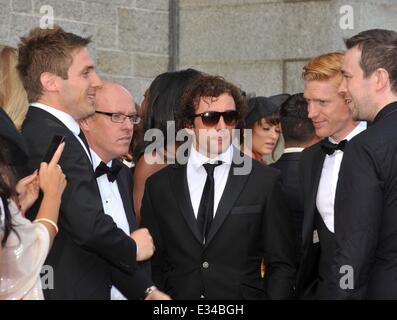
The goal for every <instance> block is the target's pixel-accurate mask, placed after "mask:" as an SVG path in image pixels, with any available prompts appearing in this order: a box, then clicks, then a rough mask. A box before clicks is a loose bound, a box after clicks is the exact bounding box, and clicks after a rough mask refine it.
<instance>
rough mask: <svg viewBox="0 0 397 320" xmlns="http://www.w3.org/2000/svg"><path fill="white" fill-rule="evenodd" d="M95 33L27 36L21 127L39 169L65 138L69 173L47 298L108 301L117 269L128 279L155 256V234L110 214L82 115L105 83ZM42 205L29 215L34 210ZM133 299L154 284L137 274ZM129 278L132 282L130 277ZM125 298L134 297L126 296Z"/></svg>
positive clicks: (90, 110) (21, 65)
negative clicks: (94, 52)
mask: <svg viewBox="0 0 397 320" xmlns="http://www.w3.org/2000/svg"><path fill="white" fill-rule="evenodd" d="M89 42H90V39H89V38H82V37H80V36H78V35H76V34H73V33H70V32H66V31H64V30H63V29H62V28H60V27H59V26H54V28H53V29H40V28H34V29H33V30H31V31H30V32H29V34H28V35H26V36H24V37H22V38H21V42H20V44H19V47H18V48H19V55H18V66H17V68H18V70H19V73H20V76H21V79H22V82H23V84H24V87H25V89H26V91H27V94H28V100H29V102H30V106H29V110H28V113H27V116H26V119H25V121H24V123H23V125H22V134H23V135H24V137H25V139H26V141H27V144H28V148H29V152H30V158H29V163H28V168H29V169H30V170H34V169H35V168H37V167H38V165H39V163H40V161H41V159H42V158H43V156H44V154H45V152H46V150H47V147H48V145H49V144H50V141H51V140H52V138H53V136H54V135H61V136H65V141H66V147H65V151H64V153H63V156H62V158H61V160H60V165H61V166H62V170H63V171H64V172H65V174H66V175H67V177H68V185H67V187H66V189H65V192H64V194H63V197H62V202H61V208H60V211H61V214H60V219H59V236H58V237H57V238H56V240H55V241H54V245H53V248H52V250H51V252H50V254H49V255H48V258H47V260H46V264H48V265H50V266H51V267H52V268H53V270H54V282H55V283H56V286H55V287H54V288H53V289H51V290H44V295H45V296H46V298H48V299H109V298H110V291H111V287H112V285H113V278H112V277H113V270H114V268H116V270H117V271H119V272H120V274H122V275H125V277H126V279H127V278H129V277H134V275H136V272H138V271H139V270H140V268H139V265H138V261H143V260H147V259H149V258H150V257H151V256H152V254H153V252H154V246H153V240H152V238H151V236H150V234H149V232H147V230H146V232H140V233H138V234H136V233H132V234H131V235H127V234H126V233H125V232H124V231H123V230H121V229H120V228H118V227H117V225H116V224H115V223H114V221H113V219H112V217H111V216H109V215H107V214H106V213H105V212H104V208H103V205H102V200H101V196H100V192H99V189H98V185H97V181H96V178H95V175H94V170H93V168H92V161H93V160H92V156H91V154H90V151H89V147H88V144H87V141H86V138H85V136H84V133H83V132H81V131H80V127H79V123H78V120H81V119H84V118H87V117H89V116H90V115H93V114H94V113H95V106H94V101H95V96H96V92H97V90H99V89H100V88H101V86H102V81H101V79H100V78H99V77H98V75H97V73H96V69H95V64H94V62H93V61H92V59H91V57H90V54H89V52H88V49H87V46H88V44H89ZM36 211H37V208H36V207H33V210H31V212H30V213H29V216H33V217H34V216H35V215H36ZM139 279H140V280H141V281H140V282H137V283H136V284H135V286H134V288H130V290H131V291H134V294H132V293H130V294H131V298H136V297H137V295H139V296H140V297H141V298H144V297H145V293H147V289H148V288H150V287H151V286H152V285H153V283H152V281H151V280H150V279H144V278H139ZM126 281H127V280H126ZM127 298H129V296H128V295H127Z"/></svg>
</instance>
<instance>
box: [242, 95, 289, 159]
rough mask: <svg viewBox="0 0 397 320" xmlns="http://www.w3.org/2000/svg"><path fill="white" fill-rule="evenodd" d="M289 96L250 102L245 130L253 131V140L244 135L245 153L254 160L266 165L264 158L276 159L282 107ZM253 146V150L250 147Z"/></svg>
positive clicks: (260, 98)
mask: <svg viewBox="0 0 397 320" xmlns="http://www.w3.org/2000/svg"><path fill="white" fill-rule="evenodd" d="M288 96H289V95H288V94H279V95H276V96H271V97H268V98H267V97H254V98H250V99H249V100H248V113H247V115H246V117H245V129H251V130H252V131H251V132H252V139H251V140H250V141H247V140H248V139H249V138H248V137H249V136H248V135H247V132H245V133H244V139H245V142H244V144H245V145H244V152H245V153H246V154H248V155H250V156H251V157H252V158H254V159H256V160H258V161H260V162H262V163H265V161H264V160H263V157H264V156H267V155H271V156H272V157H273V158H274V150H275V149H276V147H277V145H278V142H279V138H280V132H281V129H280V116H279V109H280V105H281V104H282V103H283V102H284V101H285V100H286V99H287V98H288ZM249 145H251V148H249V147H248V146H249Z"/></svg>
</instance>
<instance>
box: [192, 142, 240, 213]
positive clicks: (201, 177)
mask: <svg viewBox="0 0 397 320" xmlns="http://www.w3.org/2000/svg"><path fill="white" fill-rule="evenodd" d="M232 160H233V146H232V145H230V146H229V148H227V150H226V151H225V152H224V153H221V154H219V155H218V156H217V157H216V158H214V159H209V158H207V157H206V156H204V155H202V154H201V153H199V152H198V151H197V150H196V148H195V147H194V145H192V146H191V150H190V155H189V160H188V162H187V183H188V186H189V193H190V199H191V201H192V207H193V211H194V215H195V217H196V219H197V214H198V210H199V206H200V200H201V195H202V194H203V191H204V185H205V181H206V180H207V171H205V169H204V167H203V164H205V163H215V162H216V161H222V162H223V163H222V164H221V165H219V166H217V167H215V170H214V181H215V186H214V189H215V190H214V191H215V197H214V216H215V213H216V210H217V209H218V204H219V201H220V200H221V197H222V194H223V191H224V190H225V186H226V182H227V178H228V176H229V171H230V167H231V164H232Z"/></svg>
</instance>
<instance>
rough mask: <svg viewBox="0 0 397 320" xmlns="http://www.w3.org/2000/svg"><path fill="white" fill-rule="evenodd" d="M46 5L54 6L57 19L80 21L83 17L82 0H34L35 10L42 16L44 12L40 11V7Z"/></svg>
mask: <svg viewBox="0 0 397 320" xmlns="http://www.w3.org/2000/svg"><path fill="white" fill-rule="evenodd" d="M45 5H48V6H51V7H52V8H53V10H54V18H55V19H66V20H74V21H80V20H81V19H82V14H83V3H82V2H81V1H72V0H64V1H59V0H33V8H34V9H33V10H34V11H33V12H34V13H35V14H37V15H40V16H41V15H42V13H40V8H41V7H42V6H45Z"/></svg>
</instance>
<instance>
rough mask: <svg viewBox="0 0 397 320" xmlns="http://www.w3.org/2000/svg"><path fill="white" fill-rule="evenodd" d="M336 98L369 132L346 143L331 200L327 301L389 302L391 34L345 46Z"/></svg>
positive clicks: (393, 167) (396, 239)
mask: <svg viewBox="0 0 397 320" xmlns="http://www.w3.org/2000/svg"><path fill="white" fill-rule="evenodd" d="M345 43H346V47H347V49H348V50H347V52H346V54H345V59H344V61H343V69H342V71H343V75H344V81H343V82H342V84H341V88H340V91H341V93H343V94H344V96H345V99H346V100H347V101H348V104H349V107H350V108H351V109H352V112H353V118H354V119H356V120H367V121H371V122H372V124H371V126H370V127H369V128H368V129H367V130H366V131H365V132H363V133H362V134H360V135H359V136H357V137H356V138H355V139H353V140H352V141H351V142H350V143H349V148H348V149H347V150H346V154H345V157H344V158H343V161H342V165H341V170H340V175H339V181H338V187H337V192H336V199H335V235H336V247H337V251H336V256H335V263H334V267H333V274H332V279H331V284H332V289H333V293H335V296H334V297H335V298H342V299H397V278H396V274H397V257H396V247H397V234H396V229H397V216H396V212H397V202H396V194H397V126H396V123H397V33H396V32H395V31H389V30H379V29H378V30H368V31H363V32H361V33H359V34H357V35H356V36H353V37H352V38H350V39H347V40H346V41H345Z"/></svg>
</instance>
